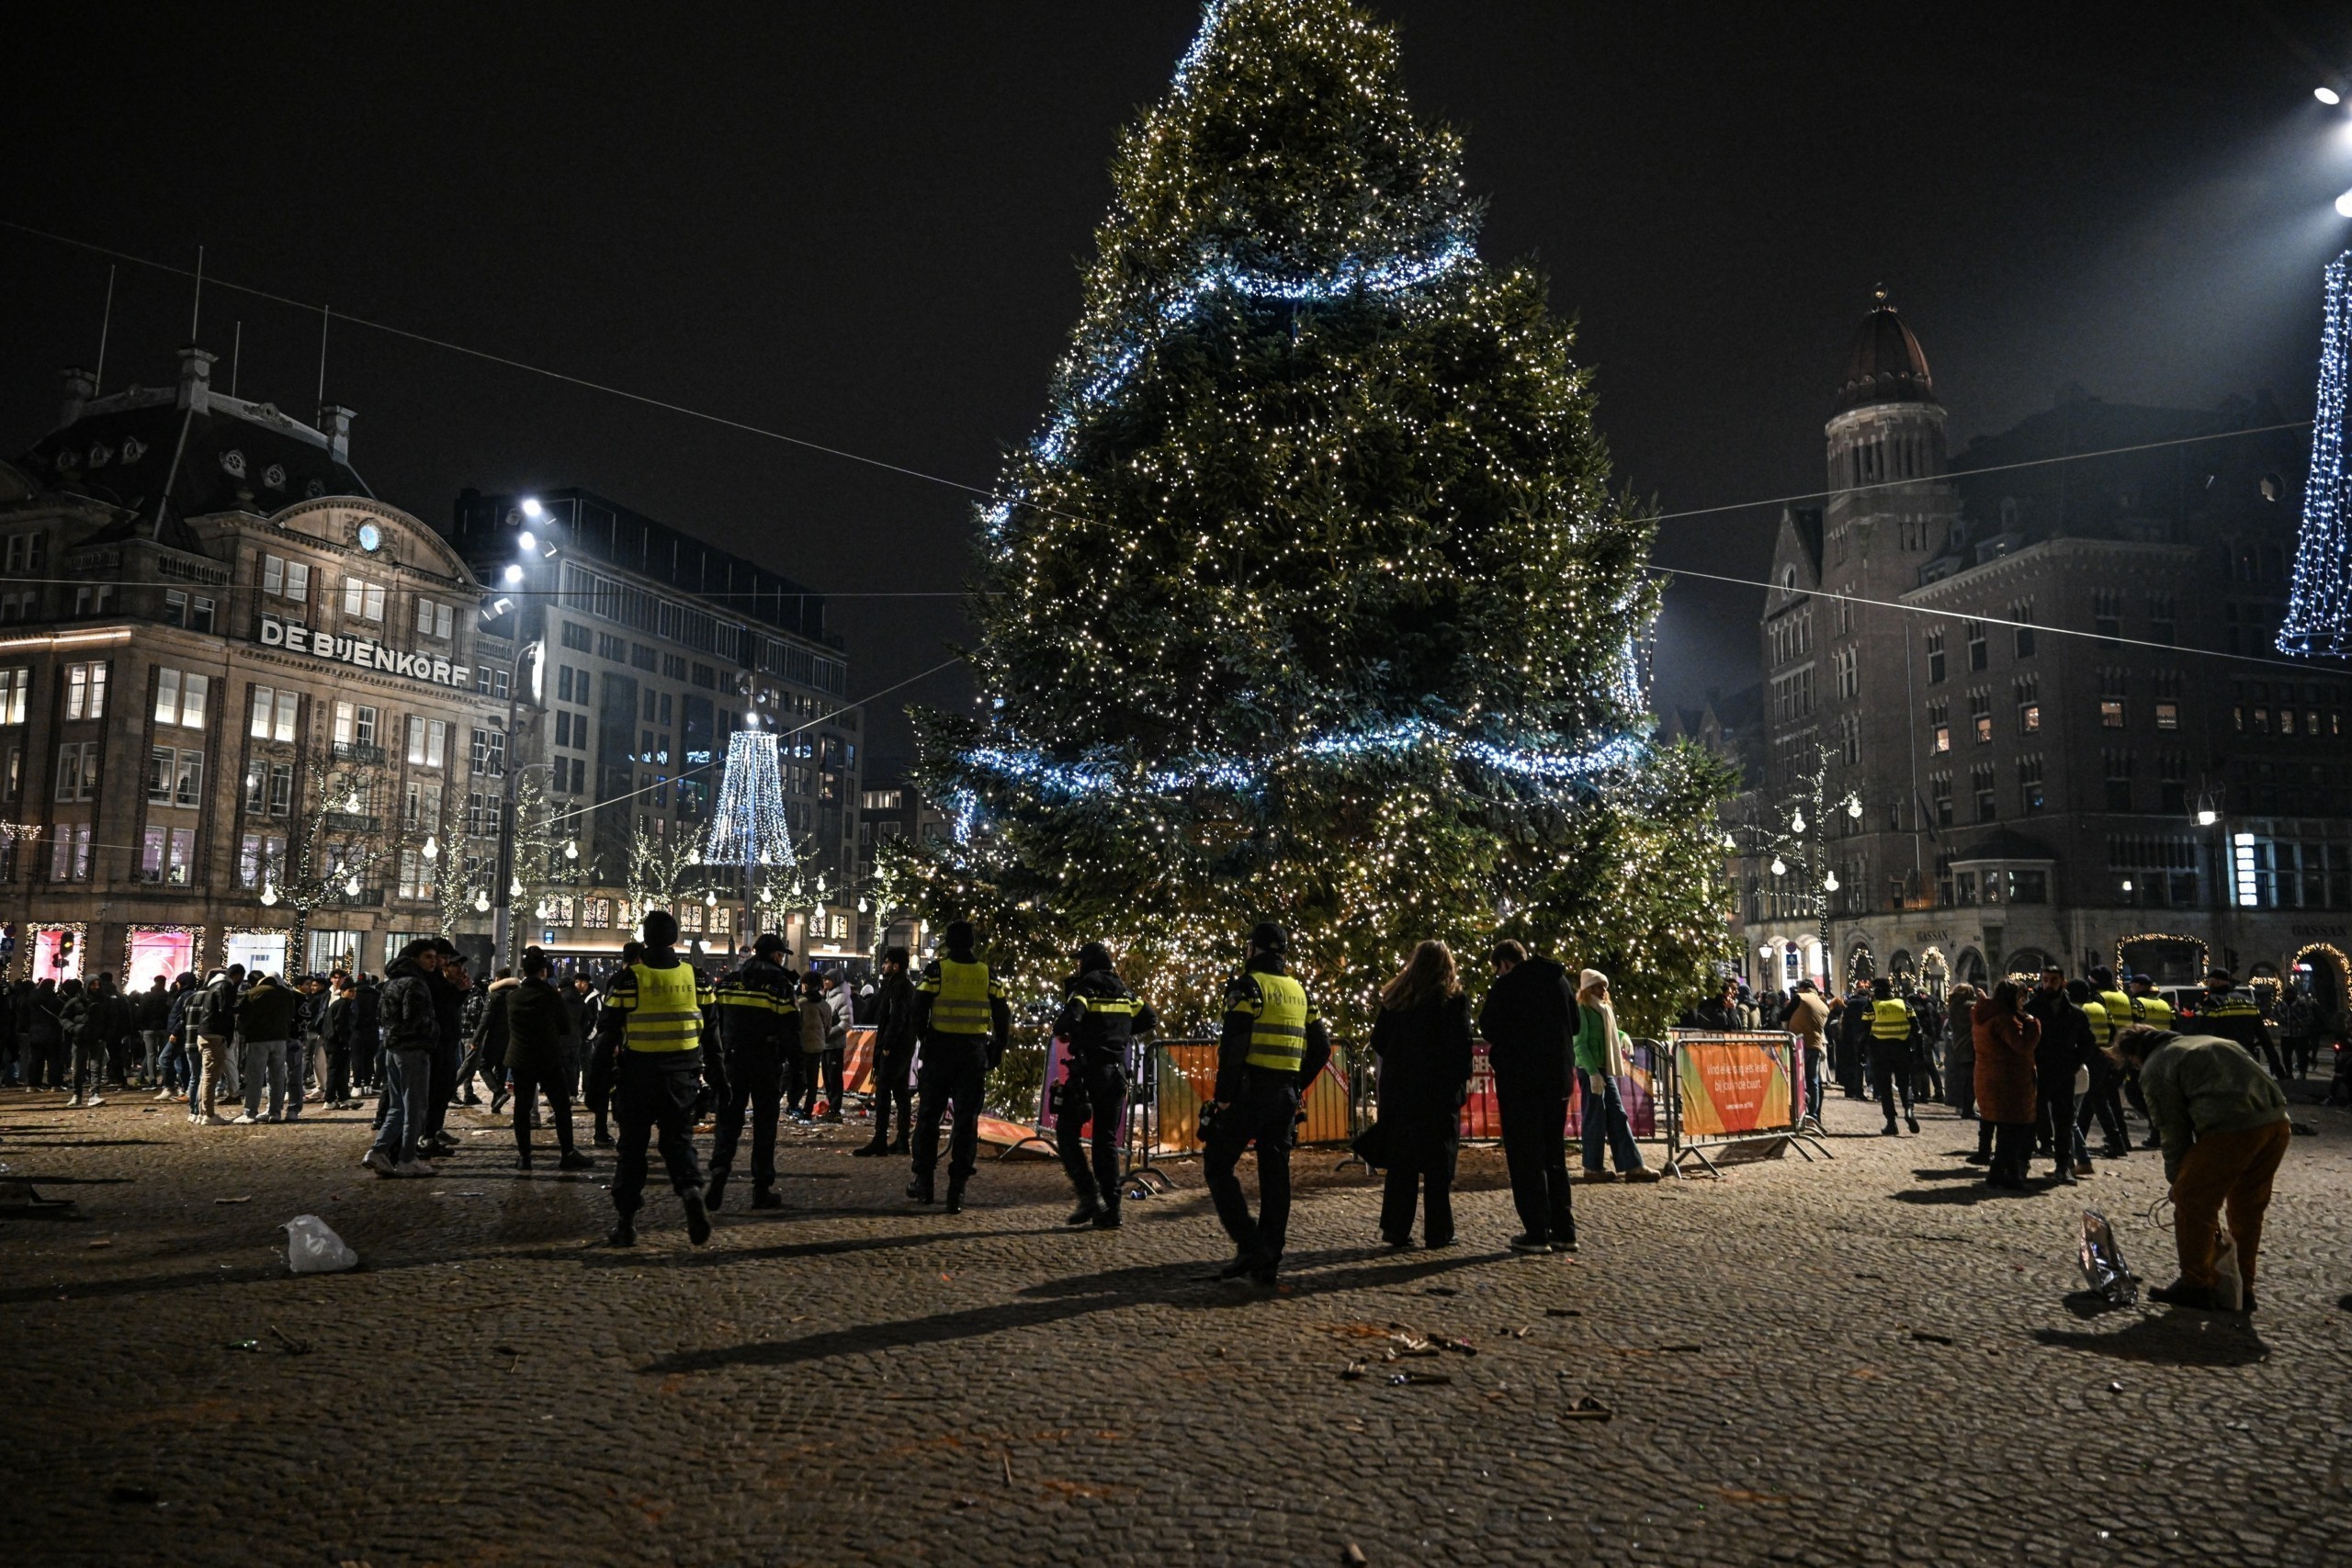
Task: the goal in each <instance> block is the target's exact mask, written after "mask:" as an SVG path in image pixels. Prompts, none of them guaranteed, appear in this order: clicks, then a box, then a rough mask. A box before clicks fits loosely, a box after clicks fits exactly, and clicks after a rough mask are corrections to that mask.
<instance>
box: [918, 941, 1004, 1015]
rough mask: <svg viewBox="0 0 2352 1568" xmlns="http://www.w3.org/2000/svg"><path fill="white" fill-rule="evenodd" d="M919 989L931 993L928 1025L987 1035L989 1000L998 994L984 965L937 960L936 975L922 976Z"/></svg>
mask: <svg viewBox="0 0 2352 1568" xmlns="http://www.w3.org/2000/svg"><path fill="white" fill-rule="evenodd" d="M922 989H924V990H926V991H928V992H930V993H931V1027H932V1028H933V1029H934V1030H936V1031H937V1032H940V1033H942V1034H986V1033H988V1032H989V1027H990V1025H991V1022H992V1019H991V1016H990V1010H989V999H990V998H994V997H1001V996H1002V995H1003V994H1004V990H1003V987H1000V986H999V985H997V984H996V982H995V980H994V978H993V977H992V976H990V975H989V966H988V965H987V964H980V963H972V964H963V963H959V962H957V961H956V960H955V959H953V958H943V959H941V960H940V961H939V976H938V977H937V979H935V980H934V979H933V977H932V976H929V975H926V976H923V984H922Z"/></svg>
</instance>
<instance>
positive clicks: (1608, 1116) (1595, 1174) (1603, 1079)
mask: <svg viewBox="0 0 2352 1568" xmlns="http://www.w3.org/2000/svg"><path fill="white" fill-rule="evenodd" d="M1577 1007H1578V1008H1579V1010H1581V1013H1582V1021H1581V1022H1580V1023H1579V1024H1578V1026H1577V1081H1578V1083H1579V1084H1580V1085H1581V1086H1582V1088H1583V1090H1584V1102H1583V1110H1582V1119H1583V1132H1584V1179H1586V1180H1587V1181H1615V1180H1617V1179H1619V1178H1620V1177H1623V1179H1625V1180H1627V1181H1656V1180H1657V1172H1656V1171H1654V1170H1652V1169H1650V1168H1648V1167H1647V1166H1645V1165H1644V1164H1643V1163H1642V1146H1641V1145H1639V1144H1637V1143H1635V1142H1634V1127H1633V1123H1632V1122H1629V1121H1628V1120H1626V1117H1625V1101H1624V1099H1623V1095H1622V1094H1621V1093H1620V1092H1619V1090H1618V1088H1617V1082H1618V1080H1619V1079H1620V1078H1622V1077H1624V1076H1625V1069H1626V1062H1625V1035H1624V1032H1623V1031H1622V1030H1620V1029H1619V1028H1618V1027H1617V1009H1616V1007H1615V1006H1614V1005H1613V1004H1612V1003H1611V1001H1610V999H1609V976H1606V975H1604V974H1602V973H1601V972H1600V970H1598V969H1587V970H1585V971H1584V972H1583V973H1582V974H1581V975H1579V976H1577ZM1604 1149H1606V1150H1607V1151H1608V1152H1609V1154H1610V1155H1611V1156H1612V1157H1613V1158H1614V1159H1615V1160H1616V1163H1617V1168H1616V1170H1615V1171H1614V1172H1613V1173H1612V1172H1611V1171H1609V1170H1608V1169H1606V1168H1603V1166H1602V1164H1601V1153H1602V1151H1603V1150H1604Z"/></svg>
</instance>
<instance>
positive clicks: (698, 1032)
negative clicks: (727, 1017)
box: [613, 963, 711, 1054]
mask: <svg viewBox="0 0 2352 1568" xmlns="http://www.w3.org/2000/svg"><path fill="white" fill-rule="evenodd" d="M628 974H629V976H630V978H631V979H633V980H634V981H635V982H636V985H635V986H634V987H616V988H615V990H614V993H613V1004H614V1005H615V1006H616V1007H617V1008H619V1009H620V1010H621V1011H622V1013H623V1014H625V1015H626V1019H627V1026H628V1027H627V1030H626V1032H625V1033H624V1035H623V1037H622V1043H623V1045H624V1046H625V1047H626V1048H627V1049H628V1050H631V1051H641V1052H645V1053H648V1054H655V1053H660V1052H664V1051H691V1050H693V1049H694V1048H695V1046H697V1045H700V1044H701V1043H702V1010H703V1007H704V1005H705V1004H706V1003H707V1002H709V1000H710V999H711V997H710V987H707V986H706V985H704V984H703V983H702V977H701V976H698V975H696V974H695V969H694V965H693V964H683V963H682V964H672V965H671V966H670V967H669V968H667V969H656V968H654V967H653V966H652V965H651V964H630V965H629V966H628Z"/></svg>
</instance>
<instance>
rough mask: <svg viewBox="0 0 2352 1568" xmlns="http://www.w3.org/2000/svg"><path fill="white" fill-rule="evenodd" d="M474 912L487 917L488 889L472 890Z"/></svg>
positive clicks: (488, 910) (488, 908) (488, 905)
mask: <svg viewBox="0 0 2352 1568" xmlns="http://www.w3.org/2000/svg"><path fill="white" fill-rule="evenodd" d="M474 912H475V913H476V914H481V915H487V914H489V913H490V889H489V888H487V887H477V888H475V889H474Z"/></svg>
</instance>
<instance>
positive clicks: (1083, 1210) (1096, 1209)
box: [1062, 1192, 1103, 1226]
mask: <svg viewBox="0 0 2352 1568" xmlns="http://www.w3.org/2000/svg"><path fill="white" fill-rule="evenodd" d="M1102 1212H1103V1201H1102V1200H1101V1199H1099V1198H1097V1197H1096V1196H1095V1195H1094V1194H1093V1193H1091V1192H1087V1193H1083V1194H1081V1195H1080V1198H1079V1200H1078V1207H1077V1208H1075V1209H1072V1210H1071V1211H1070V1212H1069V1218H1068V1219H1066V1220H1064V1221H1063V1222H1062V1224H1066V1225H1070V1226H1078V1225H1091V1224H1093V1223H1094V1217H1095V1216H1096V1215H1097V1214H1100V1213H1102Z"/></svg>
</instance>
